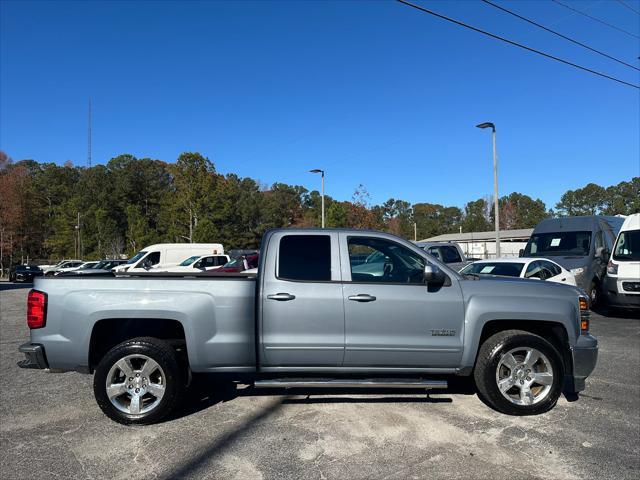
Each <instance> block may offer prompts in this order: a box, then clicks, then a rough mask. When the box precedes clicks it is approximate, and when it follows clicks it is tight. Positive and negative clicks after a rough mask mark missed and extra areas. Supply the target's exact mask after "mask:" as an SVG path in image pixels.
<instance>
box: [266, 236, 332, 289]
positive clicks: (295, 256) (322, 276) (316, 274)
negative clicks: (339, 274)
mask: <svg viewBox="0 0 640 480" xmlns="http://www.w3.org/2000/svg"><path fill="white" fill-rule="evenodd" d="M256 261H257V255H256ZM278 277H279V278H283V279H287V280H306V281H330V280H331V237H329V235H286V236H284V237H282V239H281V240H280V251H279V252H278Z"/></svg>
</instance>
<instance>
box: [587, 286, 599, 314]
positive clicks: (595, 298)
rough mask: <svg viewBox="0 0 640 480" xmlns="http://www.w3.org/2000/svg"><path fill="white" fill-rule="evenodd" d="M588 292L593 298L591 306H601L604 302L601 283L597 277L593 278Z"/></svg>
mask: <svg viewBox="0 0 640 480" xmlns="http://www.w3.org/2000/svg"><path fill="white" fill-rule="evenodd" d="M588 293H589V298H590V300H591V308H592V309H593V308H597V307H599V306H600V305H601V304H602V297H601V295H600V285H599V284H598V282H596V280H595V279H593V280H591V284H590V285H589V292H588Z"/></svg>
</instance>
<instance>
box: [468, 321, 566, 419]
mask: <svg viewBox="0 0 640 480" xmlns="http://www.w3.org/2000/svg"><path fill="white" fill-rule="evenodd" d="M474 379H475V383H476V388H477V389H478V394H479V395H480V396H481V397H482V399H483V400H484V401H485V402H486V403H488V404H489V405H490V406H491V407H493V408H495V409H496V410H498V411H500V412H502V413H506V414H509V415H536V414H539V413H544V412H546V411H548V410H550V409H551V408H553V406H554V405H555V404H556V402H557V401H558V398H559V397H560V394H561V393H562V384H563V381H564V368H563V365H562V358H561V357H560V354H559V353H558V351H557V349H556V348H555V347H554V346H553V345H552V344H551V343H549V342H548V341H547V340H545V339H544V338H542V337H540V336H539V335H535V334H533V333H530V332H525V331H522V330H506V331H503V332H499V333H496V334H495V335H493V336H491V337H489V338H488V339H487V340H485V342H484V343H483V344H482V346H481V347H480V351H479V352H478V359H477V362H476V367H475V370H474Z"/></svg>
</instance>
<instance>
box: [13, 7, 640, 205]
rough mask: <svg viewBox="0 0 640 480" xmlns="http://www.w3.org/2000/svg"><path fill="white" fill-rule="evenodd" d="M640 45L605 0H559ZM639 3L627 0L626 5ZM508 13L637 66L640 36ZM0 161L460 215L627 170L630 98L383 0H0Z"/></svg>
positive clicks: (493, 25) (596, 60)
mask: <svg viewBox="0 0 640 480" xmlns="http://www.w3.org/2000/svg"><path fill="white" fill-rule="evenodd" d="M565 2H566V3H569V4H571V5H573V6H575V7H576V8H579V9H581V10H584V11H586V12H588V13H590V14H591V15H594V16H597V17H599V18H602V19H605V20H606V21H608V22H611V23H612V24H615V25H618V26H620V27H621V28H624V29H626V30H630V31H633V32H636V33H638V31H639V30H640V25H639V24H640V16H639V15H637V14H635V13H634V12H633V11H631V10H629V9H627V8H624V6H622V5H620V4H619V3H618V2H615V1H608V0H606V1H575V0H565ZM626 2H627V3H628V4H629V5H631V6H633V7H634V8H636V9H639V10H640V2H638V1H637V0H626ZM416 3H419V4H421V5H423V6H426V7H428V8H432V9H434V10H436V11H438V12H440V13H443V14H445V15H450V16H452V17H454V18H456V19H459V20H462V21H466V22H468V23H471V24H473V25H476V26H478V27H480V28H484V29H487V30H489V31H491V32H495V33H498V34H500V35H503V36H506V37H508V38H511V39H513V40H516V41H519V42H522V43H525V44H527V45H531V46H534V47H536V48H538V49H541V50H544V51H548V52H550V53H553V54H555V55H557V56H560V57H563V58H566V59H569V60H572V61H574V62H576V63H580V64H584V65H586V66H589V67H591V68H594V69H596V70H602V71H604V72H607V73H608V74H610V75H613V76H616V77H619V78H621V79H624V80H626V81H629V82H632V83H639V82H640V78H639V75H638V71H636V70H632V69H630V68H628V67H625V66H622V65H619V64H617V63H615V62H612V61H609V60H606V59H604V58H601V57H599V56H597V55H595V54H593V53H590V52H587V51H586V50H583V49H581V48H579V47H577V46H574V45H571V44H569V43H568V42H566V41H564V40H561V39H559V38H556V37H554V36H553V35H550V34H548V33H546V32H543V31H541V30H538V29H536V28H535V27H533V26H530V25H527V24H526V23H523V22H522V21H520V20H518V19H516V18H513V17H511V16H509V15H507V14H505V13H503V12H500V11H498V10H496V9H494V8H492V7H490V6H488V5H486V4H483V3H481V2H478V1H457V2H453V1H418V0H416ZM496 3H499V4H501V5H503V6H505V7H507V8H511V9H513V10H515V11H517V12H518V13H520V14H522V15H525V16H528V17H529V18H532V19H534V20H537V21H538V22H540V23H543V24H545V25H547V26H549V27H552V28H555V29H557V30H559V31H561V32H562V33H564V34H566V35H569V36H573V37H574V38H576V39H578V40H581V41H583V42H585V43H588V44H590V45H593V46H595V47H596V48H599V49H601V50H604V51H606V52H607V53H610V54H612V55H614V56H617V57H619V58H621V59H624V60H625V61H627V62H629V63H632V64H634V65H638V56H640V53H639V51H640V47H639V43H638V42H639V41H638V39H637V38H633V37H630V36H627V35H625V34H623V33H620V32H617V31H615V30H612V29H610V28H608V27H606V26H604V25H600V24H598V23H596V22H593V21H592V20H589V19H587V18H584V17H581V16H579V15H577V14H575V13H572V12H571V11H569V10H567V9H565V8H562V7H561V6H559V5H557V4H555V3H553V2H551V1H549V0H540V1H535V2H531V1H518V2H514V1H502V0H496ZM0 8H1V12H0V13H1V15H0V17H1V19H0V21H1V23H0V30H1V33H0V35H1V37H0V41H1V42H0V55H1V56H0V148H1V149H2V150H4V151H5V152H6V153H7V154H8V155H9V156H11V157H12V158H13V159H15V160H19V159H23V158H33V159H36V160H38V161H52V162H57V163H63V162H64V161H66V160H71V161H73V162H74V163H75V164H80V165H83V164H85V163H86V157H87V103H88V99H89V97H91V98H92V101H93V110H94V115H93V161H94V163H105V162H106V161H108V160H109V159H110V158H112V157H114V156H116V155H118V154H121V153H131V154H134V155H136V156H138V157H151V158H158V159H162V160H166V161H175V159H176V157H177V156H178V155H179V154H180V153H181V152H183V151H199V152H201V153H203V154H204V155H206V156H208V157H209V158H210V159H211V160H212V161H213V162H214V163H215V165H216V168H217V169H218V170H219V171H220V172H222V173H228V172H234V173H238V174H239V175H241V176H251V177H253V178H255V179H258V180H260V181H261V182H262V183H264V184H271V183H273V182H276V181H279V182H285V183H290V184H299V185H304V186H306V187H307V188H309V189H314V188H318V187H319V178H318V177H317V176H314V175H312V174H310V173H307V171H308V170H309V169H310V168H324V169H325V170H326V171H327V177H326V181H327V184H326V185H327V193H328V194H330V195H332V196H333V197H335V198H338V199H349V198H350V197H351V195H352V193H353V191H354V189H355V188H356V187H357V185H358V184H364V185H365V186H366V188H367V189H368V191H369V193H370V194H371V199H372V201H373V202H374V203H380V202H383V201H385V200H386V199H388V198H390V197H394V198H402V199H404V200H407V201H410V202H412V203H415V202H433V203H442V204H447V205H458V206H462V205H463V204H464V203H465V202H467V201H469V200H474V199H476V198H479V197H481V196H484V195H487V194H490V193H491V192H492V190H493V184H492V181H493V178H492V170H491V166H492V163H491V139H490V134H489V131H486V130H485V131H483V130H479V129H476V128H474V125H476V124H477V123H480V122H483V121H492V122H494V123H495V124H496V126H497V129H498V153H499V157H500V171H499V175H500V193H501V194H506V193H509V192H512V191H518V192H522V193H526V194H528V195H530V196H532V197H539V198H541V199H542V200H544V201H545V202H546V203H547V206H548V207H551V206H553V205H554V204H555V203H556V202H557V201H558V199H559V197H560V195H561V194H562V193H563V192H564V191H566V190H567V189H574V188H578V187H581V186H584V185H585V184H587V183H588V182H595V183H598V184H601V185H610V184H615V183H618V182H620V181H622V180H629V179H630V178H631V177H633V176H637V175H640V160H639V158H640V133H639V132H640V125H639V117H640V115H639V109H640V105H639V103H640V95H639V93H638V90H636V89H633V88H630V87H626V86H623V85H619V84H617V83H614V82H611V81H609V80H605V79H602V78H599V77H596V76H594V75H591V74H588V73H585V72H582V71H579V70H576V69H573V68H571V67H568V66H565V65H562V64H559V63H557V62H554V61H551V60H548V59H545V58H542V57H539V56H537V55H534V54H531V53H528V52H525V51H522V50H520V49H517V48H515V47H512V46H509V45H506V44H504V43H501V42H498V41H496V40H493V39H490V38H487V37H484V36H482V35H480V34H477V33H475V32H472V31H469V30H466V29H463V28H461V27H458V26H455V25H452V24H449V23H446V22H444V21H442V20H439V19H437V18H434V17H432V16H430V15H427V14H424V13H421V12H418V11H417V10H414V9H412V8H409V7H407V6H404V5H402V4H399V3H396V2H394V1H374V2H366V1H349V2H347V1H334V2H309V1H305V2H295V1H288V2H268V1H261V2H233V3H232V2H204V1H203V2H169V1H163V2H152V1H149V2H126V1H121V2H79V1H78V2H75V1H73V2H55V1H42V2H29V1H20V2H15V1H4V0H3V1H2V3H1V7H0Z"/></svg>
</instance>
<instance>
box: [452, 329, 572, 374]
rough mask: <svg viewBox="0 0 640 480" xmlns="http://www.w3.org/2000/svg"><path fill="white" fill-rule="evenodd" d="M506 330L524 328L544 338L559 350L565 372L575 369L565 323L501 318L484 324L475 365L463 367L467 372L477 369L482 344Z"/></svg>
mask: <svg viewBox="0 0 640 480" xmlns="http://www.w3.org/2000/svg"><path fill="white" fill-rule="evenodd" d="M505 330H522V331H525V332H529V333H533V334H534V335H539V336H540V337H542V338H544V339H545V340H547V341H548V342H550V343H551V344H552V345H553V346H554V347H555V348H556V349H557V350H558V353H559V354H560V357H561V358H562V363H563V366H564V371H565V374H570V373H571V372H572V371H573V362H572V359H571V350H570V344H569V334H568V332H567V329H566V327H565V325H564V324H563V323H561V322H554V321H549V320H515V319H514V320H510V319H499V320H489V321H487V322H486V323H485V324H484V325H483V326H482V331H481V333H480V338H479V340H478V342H477V343H476V344H475V345H474V346H473V348H474V351H473V356H472V357H471V358H472V359H473V365H472V366H471V367H467V368H466V369H463V370H465V373H466V374H470V373H471V372H472V371H473V370H474V369H475V366H476V362H477V361H478V353H479V352H480V346H481V345H482V344H483V343H484V342H485V341H486V340H487V339H488V338H489V337H491V336H492V335H495V334H496V333H499V332H502V331H505Z"/></svg>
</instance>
